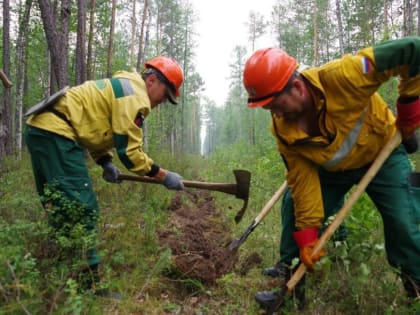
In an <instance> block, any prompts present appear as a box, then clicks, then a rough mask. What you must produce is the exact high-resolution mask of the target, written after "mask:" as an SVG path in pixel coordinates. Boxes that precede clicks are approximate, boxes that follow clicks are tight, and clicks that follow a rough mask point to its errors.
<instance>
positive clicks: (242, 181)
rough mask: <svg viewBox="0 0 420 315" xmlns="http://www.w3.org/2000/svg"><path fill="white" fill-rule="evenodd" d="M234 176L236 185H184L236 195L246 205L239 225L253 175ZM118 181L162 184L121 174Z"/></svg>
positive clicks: (237, 172)
mask: <svg viewBox="0 0 420 315" xmlns="http://www.w3.org/2000/svg"><path fill="white" fill-rule="evenodd" d="M233 174H234V175H235V179H236V183H235V184H228V183H208V182H196V181H189V180H183V181H182V183H183V184H184V186H185V187H190V188H198V189H205V190H212V191H219V192H223V193H226V194H230V195H234V196H235V197H236V198H238V199H242V200H243V201H244V205H243V206H242V208H241V209H240V210H239V211H238V213H237V214H236V216H235V222H236V223H239V222H240V221H241V219H242V217H243V215H244V213H245V210H246V207H247V206H248V198H249V186H250V183H251V173H250V172H249V171H246V170H234V171H233ZM118 179H120V180H130V181H136V182H143V183H151V184H161V182H159V181H157V180H156V179H155V178H152V177H147V176H138V175H129V174H120V175H119V176H118Z"/></svg>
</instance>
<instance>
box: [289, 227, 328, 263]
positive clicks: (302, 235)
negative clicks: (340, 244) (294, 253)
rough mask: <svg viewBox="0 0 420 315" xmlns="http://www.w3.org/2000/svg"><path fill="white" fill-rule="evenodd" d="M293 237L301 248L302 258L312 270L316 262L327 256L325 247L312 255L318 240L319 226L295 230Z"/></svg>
mask: <svg viewBox="0 0 420 315" xmlns="http://www.w3.org/2000/svg"><path fill="white" fill-rule="evenodd" d="M293 237H294V238H295V241H296V244H297V245H298V246H299V249H300V253H299V258H300V260H301V261H302V262H303V263H304V264H305V266H306V267H308V269H309V270H311V271H312V270H313V266H314V264H315V263H316V262H317V261H319V260H320V259H321V257H323V256H325V251H324V249H320V250H319V251H318V253H316V254H315V255H314V256H312V253H313V249H314V246H315V244H316V242H317V241H318V228H316V227H314V228H308V229H305V230H300V231H296V232H293Z"/></svg>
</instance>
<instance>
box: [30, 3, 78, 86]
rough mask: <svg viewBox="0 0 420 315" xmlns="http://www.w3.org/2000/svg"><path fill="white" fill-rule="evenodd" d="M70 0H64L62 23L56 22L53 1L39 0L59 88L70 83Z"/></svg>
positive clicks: (52, 83)
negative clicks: (68, 58)
mask: <svg viewBox="0 0 420 315" xmlns="http://www.w3.org/2000/svg"><path fill="white" fill-rule="evenodd" d="M70 3H71V2H70V0H62V2H61V9H60V11H61V14H60V23H56V19H55V18H54V17H55V12H54V10H53V9H52V8H51V1H49V0H38V4H39V8H40V10H41V18H42V23H43V25H44V31H45V36H46V38H47V44H48V49H49V51H50V54H51V66H52V70H53V71H52V72H53V77H54V80H55V81H56V84H57V87H58V89H61V88H63V87H64V86H66V85H68V84H69V78H68V70H67V55H68V34H69V28H68V26H69V21H70ZM57 26H59V27H60V29H58V28H57ZM53 85H54V82H51V87H50V93H52V92H54V91H55V88H54V86H53Z"/></svg>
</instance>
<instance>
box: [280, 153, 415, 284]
mask: <svg viewBox="0 0 420 315" xmlns="http://www.w3.org/2000/svg"><path fill="white" fill-rule="evenodd" d="M367 170H368V167H365V168H361V169H357V170H349V171H343V172H327V171H325V170H323V169H320V170H319V176H320V181H321V186H322V197H323V201H324V211H325V217H326V218H328V217H329V216H331V215H333V214H334V213H336V212H337V210H339V209H340V206H339V205H340V203H342V200H343V197H344V196H345V194H346V193H347V192H348V191H349V190H350V188H351V187H352V186H353V185H355V184H357V183H358V182H359V181H360V180H361V178H362V177H363V175H364V174H365V173H366V172H367ZM411 172H412V169H411V165H410V162H409V160H408V158H407V154H406V152H405V150H404V148H403V146H400V147H398V148H397V149H396V150H395V151H394V152H393V153H392V154H391V156H390V157H389V158H388V159H387V160H386V162H385V163H384V165H383V166H382V168H381V169H380V170H379V172H378V173H377V175H376V176H375V177H374V179H373V180H372V181H371V182H370V184H369V185H368V187H367V189H366V193H367V194H368V195H369V197H370V198H371V199H372V201H373V202H374V204H375V206H376V208H377V209H378V210H379V212H380V214H381V217H382V220H383V225H384V233H385V249H386V254H387V259H388V262H389V263H390V265H391V266H393V267H395V268H399V269H400V270H401V271H402V272H403V273H405V274H407V275H409V276H410V277H412V278H413V279H414V280H415V281H416V282H419V283H420V173H411ZM281 219H282V235H281V240H280V257H281V258H280V261H281V262H282V263H285V264H287V265H290V264H291V262H292V260H293V259H294V258H295V257H299V248H298V247H297V245H296V243H295V241H294V239H293V232H294V231H295V217H294V206H293V200H292V197H291V194H290V191H287V192H286V194H285V195H284V197H283V203H282V207H281Z"/></svg>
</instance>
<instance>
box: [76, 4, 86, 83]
mask: <svg viewBox="0 0 420 315" xmlns="http://www.w3.org/2000/svg"><path fill="white" fill-rule="evenodd" d="M85 61H86V0H77V41H76V73H75V77H76V82H75V83H76V85H79V84H81V83H83V82H85V81H86V63H85Z"/></svg>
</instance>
